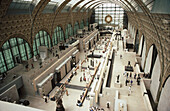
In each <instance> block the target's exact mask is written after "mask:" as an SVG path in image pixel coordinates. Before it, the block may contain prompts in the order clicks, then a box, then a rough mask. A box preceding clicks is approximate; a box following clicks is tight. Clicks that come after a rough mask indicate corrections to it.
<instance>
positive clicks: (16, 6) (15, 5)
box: [7, 0, 40, 14]
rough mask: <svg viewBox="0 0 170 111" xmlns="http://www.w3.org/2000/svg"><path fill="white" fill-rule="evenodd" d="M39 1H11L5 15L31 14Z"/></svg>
mask: <svg viewBox="0 0 170 111" xmlns="http://www.w3.org/2000/svg"><path fill="white" fill-rule="evenodd" d="M39 1H40V0H13V1H12V2H11V4H10V6H9V8H8V11H7V14H31V13H32V11H33V9H34V7H35V6H36V5H37V4H38V2H39Z"/></svg>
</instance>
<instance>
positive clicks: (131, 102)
mask: <svg viewBox="0 0 170 111" xmlns="http://www.w3.org/2000/svg"><path fill="white" fill-rule="evenodd" d="M117 43H118V47H119V50H118V51H117V52H116V54H115V60H114V64H113V72H112V79H111V88H113V89H114V88H115V87H114V81H115V79H116V76H117V75H120V82H121V83H122V87H121V89H122V90H125V92H128V88H129V84H128V86H125V80H126V76H124V75H123V73H124V72H125V71H124V67H125V65H127V64H128V61H131V65H132V66H133V65H134V64H135V56H136V55H135V53H134V52H125V51H124V50H123V44H122V41H121V40H120V41H117V40H115V41H114V45H115V46H117ZM120 54H121V55H122V56H123V57H122V58H120ZM84 58H85V53H84V52H81V53H80V60H81V61H82V60H84ZM82 66H83V67H87V66H88V62H86V63H84V64H83V65H82ZM134 69H135V68H134ZM134 71H135V70H134ZM90 73H94V70H90ZM82 75H83V72H81V70H80V69H78V70H77V75H76V76H74V77H73V78H72V80H71V82H70V83H69V85H73V86H77V87H85V86H86V82H85V81H82V82H80V77H81V76H82ZM68 76H69V74H68V75H67V76H65V78H64V79H63V80H62V81H61V83H64V82H65V80H66V79H67V77H68ZM86 76H87V75H86ZM128 79H129V80H133V85H132V88H131V89H132V93H131V95H130V96H128V94H127V93H123V94H120V99H123V100H125V101H126V102H127V106H128V111H146V109H145V105H144V101H143V99H142V94H141V90H140V86H139V85H137V83H136V80H135V79H134V78H133V77H132V78H128ZM67 90H68V93H69V95H68V96H67V95H64V96H63V105H64V108H65V110H66V111H88V110H89V106H90V100H88V99H85V101H84V103H83V106H82V107H78V106H76V103H77V100H78V99H79V98H80V95H81V94H82V92H83V90H81V89H75V88H72V87H71V88H67ZM26 99H28V100H29V101H30V106H29V107H34V108H38V109H42V110H46V111H54V110H55V107H56V103H55V102H54V101H50V100H49V101H48V103H45V102H44V99H42V98H39V97H32V96H27V97H26Z"/></svg>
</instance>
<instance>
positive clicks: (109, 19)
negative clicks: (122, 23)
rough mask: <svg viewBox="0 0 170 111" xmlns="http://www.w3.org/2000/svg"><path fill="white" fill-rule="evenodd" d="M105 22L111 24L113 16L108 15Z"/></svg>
mask: <svg viewBox="0 0 170 111" xmlns="http://www.w3.org/2000/svg"><path fill="white" fill-rule="evenodd" d="M105 21H106V22H107V23H110V22H111V21H112V16H110V15H107V16H106V17H105Z"/></svg>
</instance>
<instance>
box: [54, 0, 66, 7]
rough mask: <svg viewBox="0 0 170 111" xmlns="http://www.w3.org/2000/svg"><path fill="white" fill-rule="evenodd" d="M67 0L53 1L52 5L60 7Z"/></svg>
mask: <svg viewBox="0 0 170 111" xmlns="http://www.w3.org/2000/svg"><path fill="white" fill-rule="evenodd" d="M64 1H65V0H51V2H52V3H56V5H57V6H60V5H61V4H62V3H63V2H64Z"/></svg>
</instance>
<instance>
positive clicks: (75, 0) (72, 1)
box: [68, 0, 80, 7]
mask: <svg viewBox="0 0 170 111" xmlns="http://www.w3.org/2000/svg"><path fill="white" fill-rule="evenodd" d="M79 1H80V0H71V1H70V2H69V3H68V4H69V5H70V6H71V7H73V6H74V5H75V4H76V3H77V2H79Z"/></svg>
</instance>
